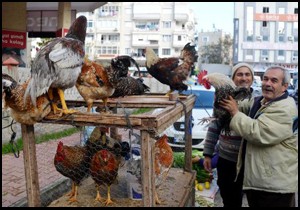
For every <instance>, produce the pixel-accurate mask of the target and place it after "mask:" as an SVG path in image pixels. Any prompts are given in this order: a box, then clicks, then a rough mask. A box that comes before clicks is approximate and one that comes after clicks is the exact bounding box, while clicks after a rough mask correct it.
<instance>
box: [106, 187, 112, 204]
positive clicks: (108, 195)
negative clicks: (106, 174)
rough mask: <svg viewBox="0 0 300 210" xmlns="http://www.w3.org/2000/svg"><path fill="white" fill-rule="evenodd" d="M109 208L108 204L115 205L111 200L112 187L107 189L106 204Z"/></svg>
mask: <svg viewBox="0 0 300 210" xmlns="http://www.w3.org/2000/svg"><path fill="white" fill-rule="evenodd" d="M104 203H105V205H106V206H107V205H108V204H111V203H114V202H113V201H112V200H111V198H110V186H108V187H107V200H106V201H105V202H104Z"/></svg>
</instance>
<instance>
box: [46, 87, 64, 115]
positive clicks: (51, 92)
mask: <svg viewBox="0 0 300 210" xmlns="http://www.w3.org/2000/svg"><path fill="white" fill-rule="evenodd" d="M48 96H49V99H50V101H51V106H52V110H53V113H54V114H58V113H59V111H60V110H61V109H60V108H58V107H57V104H56V103H55V102H54V95H53V89H52V88H49V90H48Z"/></svg>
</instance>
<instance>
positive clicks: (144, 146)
mask: <svg viewBox="0 0 300 210" xmlns="http://www.w3.org/2000/svg"><path fill="white" fill-rule="evenodd" d="M152 144H153V143H152V141H150V136H149V133H148V132H146V131H141V153H142V156H141V157H142V158H141V169H142V170H141V173H142V183H143V184H142V187H143V206H145V207H152V206H154V202H155V199H154V196H151V195H154V194H153V192H154V190H155V189H153V186H154V187H155V185H154V179H153V176H154V175H155V174H154V170H153V168H154V166H153V164H154V161H153V157H152Z"/></svg>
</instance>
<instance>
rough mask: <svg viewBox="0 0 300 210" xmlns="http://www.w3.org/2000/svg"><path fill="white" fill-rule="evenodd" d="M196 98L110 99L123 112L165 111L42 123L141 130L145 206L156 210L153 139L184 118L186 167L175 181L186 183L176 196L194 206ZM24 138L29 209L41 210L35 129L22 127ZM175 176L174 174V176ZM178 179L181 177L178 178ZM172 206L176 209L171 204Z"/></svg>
mask: <svg viewBox="0 0 300 210" xmlns="http://www.w3.org/2000/svg"><path fill="white" fill-rule="evenodd" d="M195 98H196V96H195V95H180V96H179V97H178V100H176V101H171V100H169V97H167V96H165V95H163V94H146V95H139V96H127V97H122V98H118V99H109V100H108V106H110V107H115V106H117V107H120V108H122V107H123V108H145V107H148V108H162V110H161V111H160V112H158V113H156V114H137V115H124V114H114V113H104V114H103V113H87V112H78V113H74V114H72V115H68V116H62V117H59V116H57V115H54V114H53V113H50V114H49V115H48V116H47V117H45V118H44V119H43V121H42V123H57V124H68V125H70V124H71V125H77V126H87V125H89V126H106V127H113V128H133V129H138V130H140V135H141V157H142V158H141V160H142V170H141V171H142V188H143V200H142V206H146V207H148V206H149V207H151V206H155V199H154V190H155V180H154V178H155V177H154V161H153V156H154V155H153V147H154V140H153V139H152V138H151V136H152V135H153V134H158V133H162V132H163V131H164V130H165V129H166V128H168V127H169V126H170V125H172V124H173V123H174V122H175V121H177V120H178V119H179V118H180V117H181V116H183V115H185V119H186V120H185V123H186V125H185V128H186V130H185V135H186V143H185V166H184V168H183V172H184V173H185V175H184V176H185V178H184V179H183V178H182V179H178V180H177V178H176V177H175V180H176V182H175V183H173V186H169V187H170V188H171V187H174V185H178V182H182V183H185V190H182V188H180V189H178V192H177V194H178V195H176V198H177V200H178V201H179V202H178V206H194V197H195V191H194V187H193V186H194V181H195V172H194V171H192V160H191V158H192V155H191V152H192V141H191V133H189V132H188V130H187V129H188V127H189V126H188V123H189V120H188V119H189V118H190V116H191V113H192V109H193V107H194V103H195ZM66 103H67V105H68V107H69V108H70V107H72V106H86V103H85V101H83V100H82V101H80V100H76V101H71V100H68V101H66ZM94 106H100V107H101V106H103V103H102V101H96V102H94ZM21 128H22V136H23V140H24V159H26V161H25V164H28V165H25V175H26V186H27V194H28V198H29V201H28V204H29V206H39V205H40V199H39V196H40V194H39V186H38V182H36V180H38V173H37V163H36V157H35V145H34V144H35V140H34V128H33V126H28V125H21ZM172 171H174V169H172V170H171V172H170V175H172V174H173V172H172ZM173 175H174V174H173ZM177 175H178V174H177ZM170 206H173V205H172V204H171V203H170Z"/></svg>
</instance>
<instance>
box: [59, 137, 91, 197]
mask: <svg viewBox="0 0 300 210" xmlns="http://www.w3.org/2000/svg"><path fill="white" fill-rule="evenodd" d="M90 159H91V156H90V155H89V153H88V150H87V148H86V147H80V146H66V145H63V143H62V142H61V141H60V142H59V143H58V145H57V150H56V154H55V157H54V166H55V168H56V170H57V171H58V172H59V173H61V174H62V175H64V176H66V177H68V178H70V179H71V180H72V191H71V192H70V194H68V195H69V196H70V198H69V201H70V202H77V194H78V186H79V184H80V183H81V181H82V180H83V179H84V178H85V177H88V175H89V166H90Z"/></svg>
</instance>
